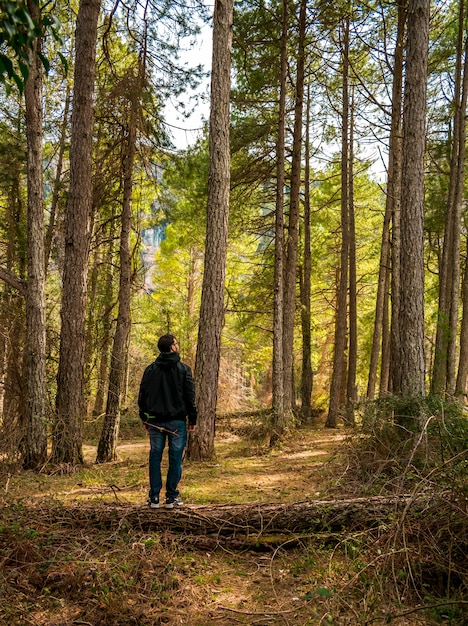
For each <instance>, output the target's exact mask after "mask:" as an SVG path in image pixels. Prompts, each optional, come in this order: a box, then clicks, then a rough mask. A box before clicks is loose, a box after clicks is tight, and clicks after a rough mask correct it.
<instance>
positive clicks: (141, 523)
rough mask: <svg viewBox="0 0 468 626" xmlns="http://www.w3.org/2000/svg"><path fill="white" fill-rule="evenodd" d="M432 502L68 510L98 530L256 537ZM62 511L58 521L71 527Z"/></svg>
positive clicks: (387, 514) (380, 499) (334, 526)
mask: <svg viewBox="0 0 468 626" xmlns="http://www.w3.org/2000/svg"><path fill="white" fill-rule="evenodd" d="M430 504H431V499H430V497H428V496H425V497H420V498H416V497H412V496H407V495H404V496H393V497H392V496H388V497H385V496H374V497H369V498H353V499H347V500H318V501H309V502H292V503H288V504H231V505H224V506H209V505H208V506H207V505H204V506H190V507H189V506H186V507H183V508H178V509H177V510H167V509H157V510H151V509H148V508H147V507H145V508H141V507H135V506H117V505H116V506H113V507H108V508H106V509H104V508H103V507H91V506H77V507H67V508H66V510H67V512H68V513H69V515H71V516H72V518H73V521H74V524H75V525H76V524H77V523H79V522H81V523H82V524H83V526H84V527H86V526H89V525H95V524H99V526H100V528H111V529H113V528H121V526H122V524H123V523H125V526H126V527H135V528H138V529H140V530H148V531H150V530H151V531H154V530H158V531H160V530H169V531H171V532H183V533H185V534H192V535H210V534H214V535H216V536H218V537H223V538H226V537H239V538H241V537H246V536H247V537H249V536H250V537H252V536H253V537H254V538H258V536H259V535H269V534H276V533H283V532H284V533H288V534H290V533H317V532H342V531H348V532H352V531H357V530H364V529H369V528H377V527H379V525H381V524H388V523H390V522H391V521H392V520H394V519H395V516H396V515H398V514H399V513H400V514H401V513H403V512H404V513H405V515H410V514H414V513H420V512H421V511H423V510H425V509H427V507H428V506H430ZM68 519H69V517H68V516H64V514H63V507H62V508H61V509H60V513H59V517H58V520H65V522H64V523H69V522H68Z"/></svg>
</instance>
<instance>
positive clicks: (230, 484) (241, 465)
mask: <svg viewBox="0 0 468 626" xmlns="http://www.w3.org/2000/svg"><path fill="white" fill-rule="evenodd" d="M345 439H346V432H345V431H344V430H341V429H336V430H325V429H323V428H319V427H304V428H301V429H298V430H296V431H295V432H293V433H292V434H291V435H290V436H289V437H287V438H286V439H285V440H284V441H283V442H282V443H281V446H280V447H279V448H275V449H272V450H269V449H268V448H267V447H265V445H264V444H263V443H262V442H261V441H259V440H258V439H255V438H250V437H249V436H248V433H247V434H246V432H245V431H243V430H242V429H237V430H236V428H234V427H233V426H232V424H231V425H230V426H229V427H227V428H225V429H220V431H219V432H218V438H217V441H216V445H215V447H216V459H215V460H214V461H212V462H207V463H192V462H188V461H186V462H185V465H184V475H183V478H182V481H181V485H180V486H181V495H182V496H183V498H184V500H185V501H186V502H187V503H188V504H187V508H188V509H189V510H190V509H191V508H193V509H194V513H195V510H196V511H197V512H200V514H203V513H202V511H203V506H204V505H224V504H243V503H271V504H272V505H274V504H278V505H281V504H282V503H292V502H300V501H304V500H314V499H321V500H327V499H333V498H334V497H339V495H340V493H339V489H340V478H339V475H340V472H341V469H339V468H340V464H339V462H338V463H334V462H333V461H334V460H339V458H340V450H341V446H342V445H343V443H344V440H345ZM84 455H85V460H86V465H85V467H83V468H80V469H79V470H78V471H76V472H75V473H70V474H67V473H66V472H64V473H61V474H60V473H55V474H45V473H44V474H34V473H32V472H22V471H19V472H18V473H16V474H14V475H10V474H9V475H8V478H6V479H5V480H4V477H0V478H1V480H2V483H3V484H1V485H0V502H4V503H5V505H6V507H5V509H4V511H5V515H4V520H3V522H2V524H3V526H2V528H3V531H4V532H3V538H4V540H5V541H4V545H3V551H4V552H5V554H7V557H5V560H4V563H5V564H6V569H5V570H4V571H5V575H4V578H3V579H2V578H1V575H0V582H1V580H3V583H2V584H1V585H0V590H1V589H3V588H5V589H8V590H10V591H8V593H7V592H5V593H6V595H5V594H4V595H3V596H2V598H3V599H4V600H5V602H4V604H3V607H2V608H0V623H1V624H3V623H5V624H7V623H8V624H11V625H13V626H14V625H16V624H18V625H19V624H24V623H28V624H31V625H33V626H71V625H72V624H93V625H94V626H97V625H99V626H118V625H121V626H124V625H125V626H127V625H130V624H137V625H138V626H149V625H150V624H151V625H157V624H165V625H167V626H175V625H176V624H180V625H184V626H211V625H212V624H216V626H234V625H236V624H245V625H247V626H252V625H254V624H268V625H278V626H306V625H309V626H313V625H317V626H319V625H321V624H335V625H340V626H358V625H363V624H365V623H368V622H367V621H366V616H375V615H377V622H376V623H383V622H382V621H381V620H382V616H385V611H386V610H385V606H386V605H387V604H388V607H389V612H393V613H394V614H395V612H396V613H398V612H399V611H401V607H400V606H398V607H397V606H395V605H393V604H392V602H393V601H392V599H391V598H390V597H387V596H386V594H385V589H384V587H383V586H381V585H383V582H384V581H383V580H379V579H378V575H377V574H372V570H371V569H369V570H366V568H367V567H369V568H370V566H368V565H367V563H369V559H372V558H374V557H375V555H374V554H373V548H372V542H371V543H370V548H369V547H368V546H366V541H370V539H371V537H370V536H369V538H368V540H367V539H366V533H365V532H360V533H358V534H355V536H354V535H349V536H345V535H343V536H335V535H333V533H315V534H305V535H302V536H300V537H296V536H294V535H293V534H286V535H284V536H283V535H278V536H275V535H274V534H273V535H272V536H271V541H272V544H271V546H269V545H268V544H267V543H266V544H265V545H263V546H261V545H259V547H258V549H255V546H253V549H245V548H239V549H236V548H235V545H234V544H229V543H226V544H225V543H224V540H223V538H222V537H218V539H217V540H216V538H214V544H213V543H211V544H207V547H205V548H204V547H203V541H205V540H207V539H208V538H203V536H201V537H196V536H192V535H191V533H190V532H189V531H188V532H187V533H175V532H169V531H161V532H156V531H152V532H151V531H147V530H146V531H145V530H144V529H138V528H135V527H133V528H130V527H129V528H127V527H126V526H125V524H124V522H125V520H121V521H122V524H123V525H122V528H120V526H119V530H117V531H115V530H113V531H110V530H106V529H105V528H104V527H100V526H99V523H98V524H97V525H96V527H95V528H94V527H93V525H92V524H90V525H86V526H85V525H83V523H80V522H79V521H78V520H77V519H74V518H73V514H72V512H71V511H72V509H73V507H74V506H75V507H76V505H77V504H78V505H81V504H83V506H85V507H87V508H86V510H89V511H91V510H92V511H93V512H94V515H95V516H96V517H97V519H98V520H99V515H100V514H103V513H104V511H109V509H110V508H112V505H113V504H114V505H125V506H137V507H138V510H139V511H141V514H142V515H148V513H151V512H149V511H148V510H147V509H146V507H145V506H144V504H145V501H146V497H147V490H148V479H147V466H148V441H147V440H146V438H144V437H141V436H138V437H137V438H136V439H133V440H129V439H126V440H123V441H120V442H119V445H118V460H117V461H115V462H113V463H106V464H100V465H95V464H94V459H95V455H96V445H95V443H94V442H93V444H91V443H89V442H87V443H86V445H85V446H84ZM164 463H166V461H165V462H164ZM337 468H338V471H337ZM341 495H343V494H341ZM57 503H62V504H63V505H65V508H61V506H60V504H59V505H58V506H57ZM67 505H70V510H67V508H66V507H67ZM89 507H92V509H91V508H89ZM143 511H144V513H143ZM156 514H157V513H156ZM0 537H1V533H0ZM212 540H213V538H212ZM197 541H198V542H200V543H197ZM265 541H267V538H265ZM361 549H362V552H361ZM368 551H369V553H368ZM375 558H378V557H375ZM18 563H19V564H21V563H23V565H22V566H21V567H20V566H19V565H17V564H18ZM366 572H367V573H366ZM373 576H374V578H373ZM374 585H377V586H375V587H374ZM7 598H8V600H6V599H7ZM370 601H372V602H373V603H374V604H373V605H372V607H369V602H370ZM410 606H411V605H410ZM361 616H362V618H361ZM420 617H421V616H420V615H419V614H416V615H414V616H411V618H410V617H409V616H406V617H404V618H403V619H399V618H398V617H396V618H394V619H392V624H395V626H403V625H404V626H409V625H414V626H416V625H418V626H423V625H424V624H428V623H429V622H426V621H424V619H420ZM2 619H4V620H6V621H2ZM371 621H375V620H374V619H371Z"/></svg>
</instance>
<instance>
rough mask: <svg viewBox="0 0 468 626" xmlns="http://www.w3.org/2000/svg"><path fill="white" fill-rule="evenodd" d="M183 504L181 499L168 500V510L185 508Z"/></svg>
mask: <svg viewBox="0 0 468 626" xmlns="http://www.w3.org/2000/svg"><path fill="white" fill-rule="evenodd" d="M183 504H184V503H183V502H182V500H181V499H180V498H178V497H176V498H166V509H173V508H174V507H175V506H183Z"/></svg>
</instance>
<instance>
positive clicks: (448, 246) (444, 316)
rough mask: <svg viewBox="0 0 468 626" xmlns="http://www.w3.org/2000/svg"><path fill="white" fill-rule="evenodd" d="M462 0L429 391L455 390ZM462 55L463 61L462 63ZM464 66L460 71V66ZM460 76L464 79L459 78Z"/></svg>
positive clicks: (463, 106) (461, 150) (461, 161)
mask: <svg viewBox="0 0 468 626" xmlns="http://www.w3.org/2000/svg"><path fill="white" fill-rule="evenodd" d="M464 13H465V9H464V2H463V0H461V1H460V8H459V18H458V44H457V63H456V72H455V93H454V99H453V109H454V115H453V140H452V150H451V152H452V155H451V160H450V181H449V192H448V199H447V208H446V216H445V234H444V245H443V250H442V260H441V265H440V271H439V309H438V319H437V334H436V342H435V351H434V368H433V373H432V381H431V391H432V392H433V393H443V392H445V391H448V392H449V393H453V392H454V387H455V352H456V336H457V329H458V301H459V290H460V230H461V214H462V202H463V182H464V173H465V167H464V162H465V152H466V149H465V142H466V122H465V116H466V92H467V81H468V71H467V49H466V46H467V44H465V49H464V46H463V36H464V33H465V25H464ZM463 54H464V55H465V63H464V64H463V58H462V57H463ZM463 65H464V69H463V72H462V66H463ZM462 75H463V79H462Z"/></svg>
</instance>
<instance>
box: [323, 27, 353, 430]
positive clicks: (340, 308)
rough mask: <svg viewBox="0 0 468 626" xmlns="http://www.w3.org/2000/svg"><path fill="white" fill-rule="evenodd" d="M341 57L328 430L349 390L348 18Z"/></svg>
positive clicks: (334, 426)
mask: <svg viewBox="0 0 468 626" xmlns="http://www.w3.org/2000/svg"><path fill="white" fill-rule="evenodd" d="M341 58H342V71H343V76H342V80H343V85H342V96H343V110H342V117H341V255H340V273H339V279H338V285H337V308H336V319H335V346H334V351H333V372H332V380H331V387H330V403H329V408H328V416H327V421H326V424H325V425H326V427H327V428H336V427H337V424H338V417H339V415H340V412H341V408H342V406H341V405H342V399H343V395H344V393H343V392H344V390H346V371H345V363H346V359H345V351H346V334H347V296H348V254H349V253H348V250H349V225H348V191H349V185H348V174H349V165H348V160H349V159H348V152H349V96H348V80H349V60H348V59H349V18H346V21H345V25H344V40H343V50H342V54H341Z"/></svg>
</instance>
